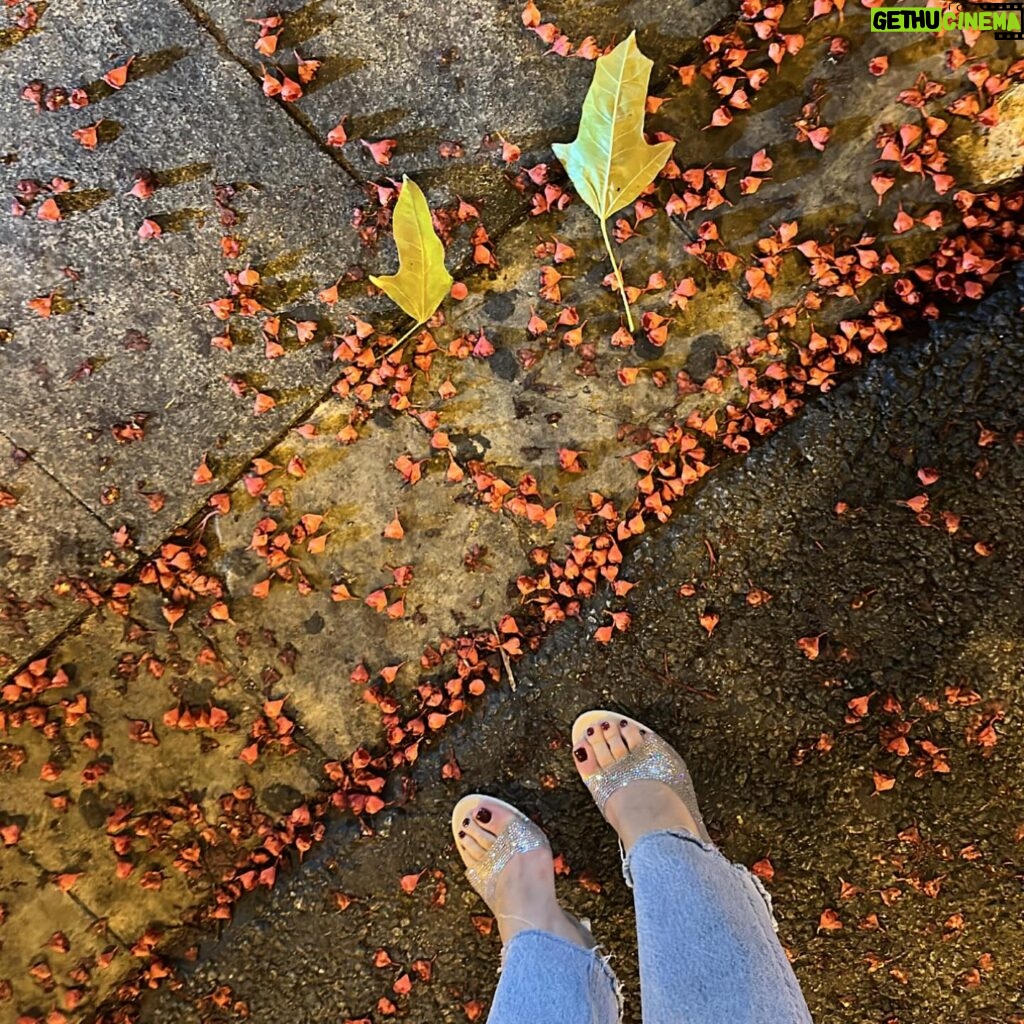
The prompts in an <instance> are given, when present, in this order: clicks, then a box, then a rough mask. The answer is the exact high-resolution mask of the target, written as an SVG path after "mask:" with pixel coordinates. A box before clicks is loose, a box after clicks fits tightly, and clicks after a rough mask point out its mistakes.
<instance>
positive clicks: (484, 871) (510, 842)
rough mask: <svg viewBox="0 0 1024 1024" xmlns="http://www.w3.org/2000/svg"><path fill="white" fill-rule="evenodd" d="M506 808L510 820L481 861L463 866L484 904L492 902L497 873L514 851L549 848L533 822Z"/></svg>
mask: <svg viewBox="0 0 1024 1024" xmlns="http://www.w3.org/2000/svg"><path fill="white" fill-rule="evenodd" d="M505 806H508V805H505ZM508 809H509V810H510V811H514V816H513V818H512V820H511V821H510V822H509V823H508V824H507V825H506V826H505V828H504V829H502V831H501V832H500V833H499V835H498V838H497V839H495V840H494V842H493V843H492V844H491V848H490V849H489V850H488V851H487V853H486V854H485V855H484V858H483V860H481V861H480V862H479V863H478V864H471V865H467V867H466V877H467V878H468V879H469V884H470V885H471V886H473V888H474V889H475V890H476V891H477V893H479V894H480V896H482V897H483V900H484V902H485V903H486V904H487V905H488V906H490V905H491V904H492V902H493V901H494V892H495V889H496V888H497V885H498V875H500V874H501V872H502V869H503V868H504V867H505V865H506V864H508V862H509V861H510V860H511V859H512V858H513V857H514V856H515V855H516V854H517V853H527V852H529V851H530V850H539V849H543V848H545V847H547V848H549V849H550V846H549V844H548V838H547V836H546V835H544V833H543V832H542V831H541V829H540V828H539V827H538V826H537V825H535V824H534V823H533V822H532V821H530V819H529V818H527V817H526V816H525V815H524V814H523V813H522V812H521V811H517V810H515V808H513V807H509V808H508Z"/></svg>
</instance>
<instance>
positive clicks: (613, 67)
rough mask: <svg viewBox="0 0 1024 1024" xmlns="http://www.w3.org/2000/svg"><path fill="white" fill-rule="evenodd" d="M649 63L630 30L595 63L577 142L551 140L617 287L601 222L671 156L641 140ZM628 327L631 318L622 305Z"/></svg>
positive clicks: (668, 147)
mask: <svg viewBox="0 0 1024 1024" xmlns="http://www.w3.org/2000/svg"><path fill="white" fill-rule="evenodd" d="M653 66H654V62H653V61H652V60H651V59H650V58H649V57H645V56H644V55H643V54H642V53H641V52H640V48H639V47H638V46H637V45H636V33H635V32H631V33H630V36H629V38H628V39H626V40H623V42H621V43H619V45H618V46H616V47H615V49H614V50H612V52H611V53H609V54H606V55H605V56H603V57H601V58H599V59H598V61H597V64H596V65H595V67H594V79H593V81H592V82H591V83H590V89H589V90H588V92H587V98H586V99H585V100H584V101H583V113H582V115H581V117H580V127H579V132H578V133H577V135H576V138H575V139H574V140H573V141H572V142H569V143H564V142H556V143H555V145H554V147H553V148H554V151H555V156H557V157H558V159H559V160H561V161H562V164H563V165H564V166H565V169H566V171H568V173H569V177H570V178H572V182H573V184H574V185H575V186H576V191H577V192H579V194H580V198H581V199H582V200H583V201H584V202H585V203H586V204H587V206H589V207H590V208H591V210H593V211H594V213H596V214H597V216H598V218H599V219H600V221H601V231H602V234H603V235H604V238H605V245H606V247H607V248H608V255H609V256H610V257H611V260H612V267H613V268H614V270H615V276H616V279H617V280H618V282H619V288H620V290H622V291H623V302H625V290H624V288H623V285H622V275H621V274H620V272H619V268H618V266H617V265H616V263H615V256H614V254H613V253H612V250H611V243H610V242H609V241H608V230H607V227H606V225H605V221H606V220H607V219H608V217H610V216H611V215H612V214H613V213H615V212H616V211H617V210H621V209H622V208H623V207H624V206H628V205H629V204H630V203H631V202H633V200H634V199H636V197H637V196H639V195H640V193H641V192H642V191H643V190H644V189H645V188H647V186H648V185H650V183H651V182H652V181H654V178H655V176H656V175H657V173H658V171H660V170H661V169H662V167H664V166H665V164H666V163H667V162H668V158H669V156H670V155H671V153H672V143H671V142H660V143H658V144H657V145H653V146H652V145H651V144H650V143H648V142H647V141H646V140H645V139H644V134H643V132H644V107H645V104H646V102H647V84H648V82H649V81H650V78H651V68H652V67H653ZM626 313H627V316H628V317H629V321H630V329H631V330H632V329H633V317H632V314H631V313H630V310H629V304H628V303H626Z"/></svg>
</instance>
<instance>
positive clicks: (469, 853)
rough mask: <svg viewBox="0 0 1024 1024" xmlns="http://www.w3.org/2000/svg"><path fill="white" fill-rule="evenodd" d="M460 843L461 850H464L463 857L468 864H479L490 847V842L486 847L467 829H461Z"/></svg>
mask: <svg viewBox="0 0 1024 1024" xmlns="http://www.w3.org/2000/svg"><path fill="white" fill-rule="evenodd" d="M458 843H459V850H460V851H461V852H462V859H463V860H464V861H465V862H466V863H467V864H479V863H480V861H481V860H482V859H483V856H484V854H485V853H487V849H488V848H489V847H490V843H488V844H487V846H486V847H485V846H483V845H482V844H481V843H480V841H479V840H478V839H477V837H476V836H475V835H473V834H472V832H470V831H468V830H467V829H459V838H458Z"/></svg>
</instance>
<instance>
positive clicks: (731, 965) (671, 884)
mask: <svg viewBox="0 0 1024 1024" xmlns="http://www.w3.org/2000/svg"><path fill="white" fill-rule="evenodd" d="M623 874H624V876H625V879H626V884H627V885H630V886H631V888H632V889H633V901H634V905H635V909H636V931H637V942H638V948H639V954H640V1004H641V1011H642V1014H643V1022H644V1024H812V1022H811V1015H810V1013H809V1012H808V1009H807V1004H806V1003H805V1002H804V997H803V995H802V993H801V992H800V986H799V985H798V984H797V980H796V976H795V975H794V974H793V969H792V967H790V965H789V961H788V960H787V959H786V955H785V953H784V952H783V950H782V947H781V945H780V944H779V941H778V939H777V938H776V936H775V923H774V918H773V916H772V912H771V899H770V897H768V894H767V893H766V892H765V890H764V888H763V886H761V884H760V882H759V881H758V880H757V879H756V878H755V877H754V876H753V875H752V874H751V873H750V872H749V871H748V870H747V869H746V868H745V867H743V865H741V864H733V863H732V862H731V861H729V860H727V859H726V857H725V856H724V855H723V854H722V853H721V851H720V850H719V849H718V848H717V847H716V846H714V845H712V844H711V843H706V842H703V841H702V840H700V839H698V838H697V837H696V836H694V835H691V834H690V833H689V832H687V831H686V830H685V829H666V830H663V831H658V832H648V833H647V835H645V836H642V837H641V838H640V839H638V840H637V842H636V843H635V844H634V846H633V848H632V849H631V850H630V851H629V853H628V854H627V855H626V858H625V860H624V861H623ZM620 1019H621V1008H620V1001H619V986H618V982H617V980H616V978H615V975H614V974H613V973H612V971H611V968H610V967H609V966H608V964H607V962H606V960H605V958H604V957H603V956H602V955H601V954H600V951H599V950H585V949H583V948H582V947H581V946H576V945H574V944H573V943H571V942H567V941H566V940H565V939H561V938H558V936H556V935H552V934H550V933H549V932H543V931H539V930H536V929H533V930H530V931H523V932H519V934H518V935H516V936H515V937H514V938H513V939H512V940H511V941H510V942H509V943H508V945H507V946H506V947H505V950H504V965H503V967H502V971H501V978H500V980H499V982H498V988H497V991H496V992H495V994H494V1003H493V1005H492V1006H491V1012H490V1015H489V1016H488V1018H487V1022H488V1024H617V1022H618V1021H619V1020H620Z"/></svg>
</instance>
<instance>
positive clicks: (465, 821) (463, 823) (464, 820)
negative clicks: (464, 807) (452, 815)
mask: <svg viewBox="0 0 1024 1024" xmlns="http://www.w3.org/2000/svg"><path fill="white" fill-rule="evenodd" d="M468 825H469V818H463V819H462V827H463V828H466V827H467V826H468Z"/></svg>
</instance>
